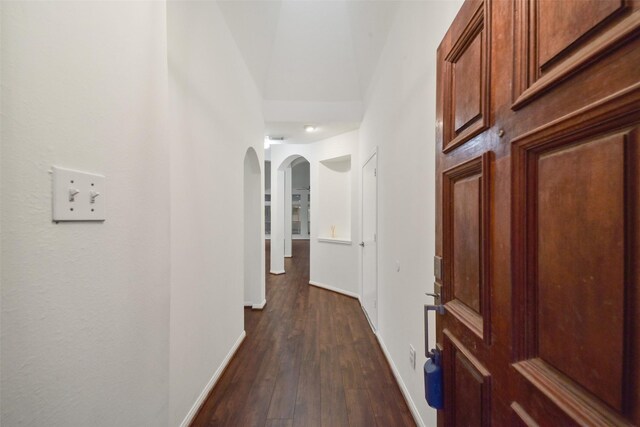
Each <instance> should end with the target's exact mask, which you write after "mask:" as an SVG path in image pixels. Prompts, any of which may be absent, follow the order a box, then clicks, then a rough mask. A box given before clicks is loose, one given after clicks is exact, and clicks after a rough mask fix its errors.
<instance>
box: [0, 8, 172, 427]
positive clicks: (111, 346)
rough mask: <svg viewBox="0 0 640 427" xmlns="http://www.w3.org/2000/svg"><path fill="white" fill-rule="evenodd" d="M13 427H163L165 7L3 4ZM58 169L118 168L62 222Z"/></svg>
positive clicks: (6, 410)
mask: <svg viewBox="0 0 640 427" xmlns="http://www.w3.org/2000/svg"><path fill="white" fill-rule="evenodd" d="M0 7H1V8H2V18H1V19H2V22H1V28H2V33H1V37H0V38H1V43H2V52H1V56H2V77H1V78H2V82H1V86H2V100H1V103H2V120H3V123H2V146H1V149H2V163H1V170H2V176H1V178H2V194H1V203H2V223H1V228H2V242H1V257H2V277H1V281H2V289H1V297H2V298H1V301H2V307H1V309H2V322H1V324H2V355H1V361H2V365H1V367H0V370H1V373H0V382H1V393H2V402H1V406H2V408H1V412H2V425H6V426H17V425H24V426H89V425H90V426H129V425H131V426H133V425H157V426H161V425H166V424H167V419H168V406H169V147H168V140H167V138H166V137H165V135H166V130H165V127H164V123H165V122H166V115H165V113H166V94H167V91H166V87H167V86H166V82H167V65H166V64H167V62H166V34H165V4H164V2H160V1H140V2H84V1H70V2H29V1H19V2H10V1H3V2H2V4H1V6H0ZM52 165H59V166H63V167H68V168H75V169H80V170H87V171H92V172H98V173H102V174H104V175H106V177H107V180H106V187H107V194H106V197H107V220H106V221H105V222H104V223H60V224H53V223H52V222H51V175H50V174H49V170H50V169H51V166H52Z"/></svg>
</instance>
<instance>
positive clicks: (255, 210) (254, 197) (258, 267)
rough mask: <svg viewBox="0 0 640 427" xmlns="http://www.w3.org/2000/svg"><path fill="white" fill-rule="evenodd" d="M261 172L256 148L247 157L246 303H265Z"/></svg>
mask: <svg viewBox="0 0 640 427" xmlns="http://www.w3.org/2000/svg"><path fill="white" fill-rule="evenodd" d="M261 174H262V171H261V168H260V161H259V160H258V155H257V154H256V151H255V150H254V149H253V148H252V147H249V148H248V149H247V152H246V153H245V156H244V229H243V239H244V240H243V241H244V304H245V306H251V307H252V308H258V309H259V308H262V307H264V304H265V286H264V280H265V278H264V238H263V233H262V185H261V184H262V180H261V177H262V175H261Z"/></svg>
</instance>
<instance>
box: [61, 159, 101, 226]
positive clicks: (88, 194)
mask: <svg viewBox="0 0 640 427" xmlns="http://www.w3.org/2000/svg"><path fill="white" fill-rule="evenodd" d="M105 206H106V197H105V177H104V176H103V175H98V174H94V173H89V172H80V171H76V170H71V169H64V168H59V167H56V166H54V167H53V220H54V221H104V220H105V219H106V209H105Z"/></svg>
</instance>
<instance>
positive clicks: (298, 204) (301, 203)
mask: <svg viewBox="0 0 640 427" xmlns="http://www.w3.org/2000/svg"><path fill="white" fill-rule="evenodd" d="M273 166H275V165H273ZM294 172H297V173H296V174H295V176H294ZM271 173H272V179H273V178H275V180H274V181H272V182H274V183H275V186H274V187H275V188H272V189H271V192H272V194H271V216H272V224H271V228H272V234H271V273H273V274H282V273H284V258H285V257H291V256H292V255H293V252H294V250H293V246H294V245H292V242H293V241H295V240H305V239H306V240H308V239H309V238H310V230H309V228H310V222H311V218H310V214H309V213H310V203H311V194H310V181H311V176H310V175H311V173H310V163H309V160H308V159H307V158H306V157H305V156H303V155H301V154H292V155H290V156H288V157H287V158H285V159H284V160H283V161H282V162H280V164H279V165H278V166H277V167H276V168H274V169H273V170H272V172H271ZM297 175H303V176H297ZM307 243H308V242H307Z"/></svg>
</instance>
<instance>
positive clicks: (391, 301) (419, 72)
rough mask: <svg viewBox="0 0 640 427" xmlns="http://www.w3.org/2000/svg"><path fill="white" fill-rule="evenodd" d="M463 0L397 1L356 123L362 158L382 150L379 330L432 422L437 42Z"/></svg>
mask: <svg viewBox="0 0 640 427" xmlns="http://www.w3.org/2000/svg"><path fill="white" fill-rule="evenodd" d="M461 3H462V2H461V1H459V0H455V1H447V2H402V3H401V4H400V6H399V8H398V11H397V15H396V17H395V21H394V23H393V26H392V28H391V31H390V33H389V37H388V40H387V44H386V46H385V49H384V51H383V53H382V56H381V58H380V62H379V65H378V69H377V70H376V74H375V75H374V78H373V84H372V86H371V87H370V90H369V92H368V94H367V103H366V112H365V116H364V120H363V122H362V125H361V127H360V141H361V148H360V150H361V151H360V153H361V157H362V158H363V159H366V158H368V157H369V156H370V155H371V154H372V153H373V152H374V150H375V148H376V147H378V150H379V151H378V206H379V211H378V237H379V238H378V259H379V264H378V289H379V291H378V292H379V305H378V306H379V314H378V315H379V334H380V337H381V338H382V341H383V342H384V343H385V345H386V347H387V349H388V351H389V353H390V355H391V357H392V359H393V361H394V364H395V365H396V367H397V368H398V370H399V372H400V375H401V377H402V380H403V382H404V384H405V385H406V387H407V389H408V390H409V392H410V395H411V398H412V400H413V402H414V404H415V405H416V407H417V410H418V411H419V414H420V416H421V417H422V420H423V421H424V423H425V424H426V425H429V426H435V425H436V417H435V411H434V410H431V409H430V408H429V407H428V406H427V404H426V402H425V400H424V391H423V374H422V370H421V367H422V364H423V363H424V361H425V359H424V349H423V345H424V344H423V342H424V335H423V326H422V325H423V319H422V304H423V303H426V302H430V301H429V300H428V298H427V297H426V296H425V295H424V293H425V292H427V291H431V289H432V283H433V262H432V260H433V255H434V253H435V99H436V91H435V88H436V86H435V81H436V49H437V47H438V44H439V43H440V40H441V39H442V37H443V36H444V34H445V32H446V30H447V28H448V26H449V24H450V23H451V21H452V20H453V17H454V16H455V14H456V12H457V10H458V9H459V7H460V5H461ZM396 261H400V264H401V268H400V272H397V271H396V268H395V262H396ZM431 336H432V337H433V336H434V335H433V334H431ZM409 344H413V346H414V348H415V349H416V350H417V352H418V360H417V362H418V363H417V367H416V370H415V371H414V370H413V369H411V367H410V365H409V362H408V360H409V357H408V354H409Z"/></svg>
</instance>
